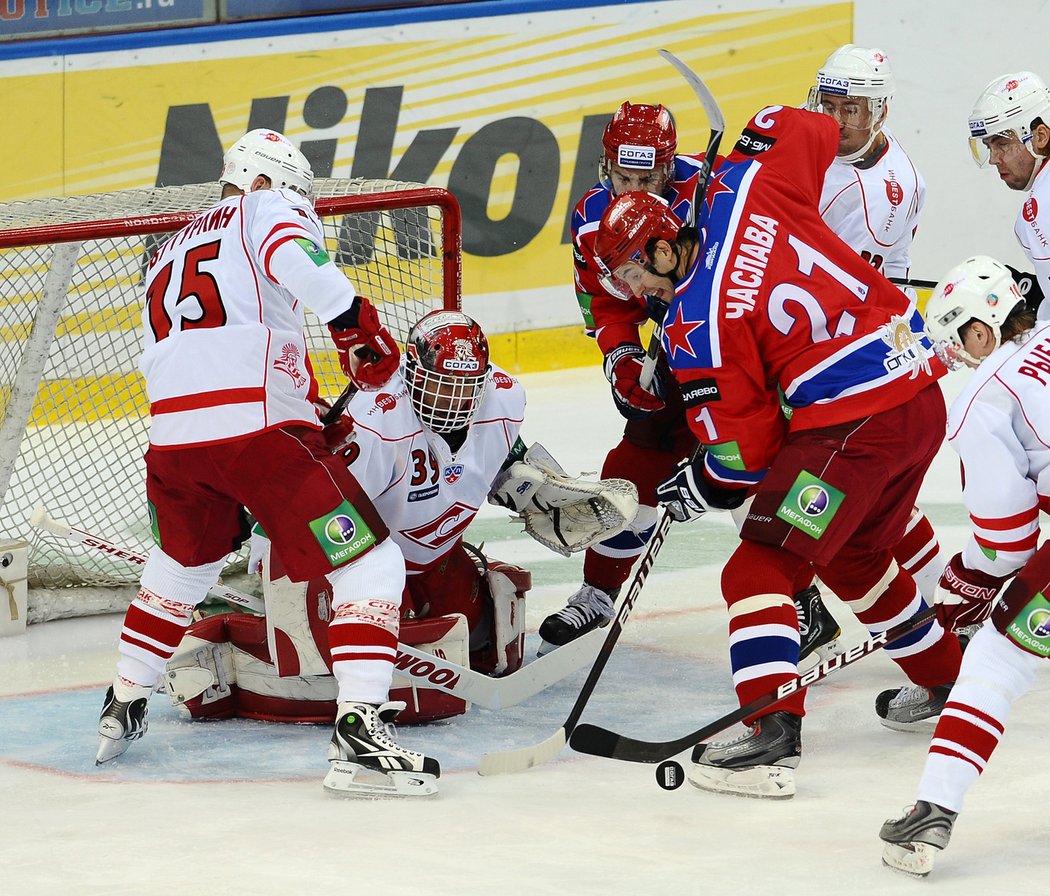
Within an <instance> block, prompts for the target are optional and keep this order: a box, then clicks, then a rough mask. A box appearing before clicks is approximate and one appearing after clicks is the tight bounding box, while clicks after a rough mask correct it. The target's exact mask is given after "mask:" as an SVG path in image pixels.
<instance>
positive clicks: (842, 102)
mask: <svg viewBox="0 0 1050 896" xmlns="http://www.w3.org/2000/svg"><path fill="white" fill-rule="evenodd" d="M819 101H820V104H821V106H822V107H823V109H824V114H825V115H830V116H831V117H832V118H834V119H835V123H836V124H837V125H838V126H839V149H838V155H840V156H847V155H850V154H851V153H855V152H857V151H858V150H859V149H861V148H862V147H863V146H864V145H865V144H866V143H867V142H868V141H869V140H870V139H871V129H872V128H873V127H874V126H875V117H874V116H873V115H872V114H871V103H869V102H868V100H867V98H866V97H857V96H834V95H833V94H830V93H821V94H819Z"/></svg>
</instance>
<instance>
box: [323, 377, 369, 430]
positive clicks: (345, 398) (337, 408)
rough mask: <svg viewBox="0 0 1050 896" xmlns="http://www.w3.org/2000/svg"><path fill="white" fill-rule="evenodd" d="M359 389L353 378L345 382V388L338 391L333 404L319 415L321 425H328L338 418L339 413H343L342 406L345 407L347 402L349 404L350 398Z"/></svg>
mask: <svg viewBox="0 0 1050 896" xmlns="http://www.w3.org/2000/svg"><path fill="white" fill-rule="evenodd" d="M360 391H361V390H360V389H359V388H358V386H357V384H356V383H355V382H354V381H353V380H350V382H348V383H347V384H346V388H345V389H343V391H342V392H340V393H339V397H338V398H337V399H336V400H335V404H333V405H332V406H331V407H330V408H329V409H328V410H327V411H325V412H324V414H323V415H322V416H321V425H322V426H328V424H329V423H334V422H335V421H336V420H338V419H339V415H340V414H341V413H343V408H345V407H346V406H347V404H349V402H350V399H351V398H353V397H354V396H355V395H356V394H357V393H358V392H360Z"/></svg>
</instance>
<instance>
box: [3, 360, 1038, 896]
mask: <svg viewBox="0 0 1050 896" xmlns="http://www.w3.org/2000/svg"><path fill="white" fill-rule="evenodd" d="M965 379H966V374H963V373H959V374H954V375H949V378H948V379H947V381H946V383H945V391H946V392H947V393H949V394H954V392H955V391H957V390H958V388H959V387H961V385H962V384H963V383H964V382H965ZM522 380H523V382H524V383H525V385H526V388H527V389H528V397H529V404H528V409H527V412H526V422H525V426H524V428H523V430H522V436H523V438H524V439H525V441H526V442H532V441H541V442H543V444H544V445H545V446H546V447H547V448H548V449H549V450H550V451H551V453H552V454H553V455H554V456H555V457H557V458H558V459H559V460H560V461H561V462H562V464H563V466H564V467H565V468H566V469H567V470H568V471H569V472H570V473H577V472H580V471H595V470H597V469H599V468H600V466H601V462H602V460H603V458H604V456H605V452H606V450H607V449H608V448H609V447H611V446H612V445H613V444H614V443H615V441H616V439H617V438H618V436H619V432H620V429H621V422H622V421H620V418H619V417H618V416H617V415H616V413H615V410H614V408H613V406H612V402H611V400H610V398H609V395H608V385H607V383H606V382H605V380H604V378H603V377H602V374H601V372H600V369H599V366H598V364H597V363H596V364H595V366H594V367H593V368H589V369H580V370H570V371H562V372H555V373H543V374H529V375H526V376H524V377H522ZM958 478H959V477H958V464H957V461H956V459H955V456H954V454H953V453H952V452H951V451H950V449H947V448H944V449H942V453H941V455H940V457H939V458H938V459H937V461H936V463H935V466H934V468H933V470H932V471H931V473H930V476H929V478H928V481H927V483H926V486H925V487H924V490H923V493H922V495H921V497H920V504H921V506H922V508H923V509H924V510H925V511H926V513H927V514H928V516H929V517H930V519H931V520H932V522H933V524H934V526H935V527H936V528H937V531H938V535H939V536H940V539H941V543H942V546H943V547H944V549H945V552H946V555H947V556H950V554H951V553H954V552H955V551H957V550H959V549H960V548H961V547H962V545H963V543H964V540H965V537H966V534H967V519H966V514H965V511H964V510H963V508H962V506H961V504H960V503H959V500H958ZM68 516H69V517H70V519H71V520H75V517H76V513H75V508H71V509H70V511H69V513H68ZM519 528H520V527H516V526H515V525H514V524H513V523H511V522H509V521H508V520H507V519H506V514H505V512H502V511H500V510H499V509H497V508H486V509H484V510H483V511H482V515H481V516H480V517H479V519H478V520H477V521H476V522H475V525H474V526H473V527H472V528H471V530H469V532H468V535H467V538H468V540H470V541H472V542H474V543H478V542H482V541H483V542H484V543H485V548H486V553H488V554H490V555H491V556H494V557H496V558H498V559H501V560H506V561H511V562H516V563H519V564H521V565H523V566H525V567H527V568H529V569H531V570H532V572H533V578H534V588H533V590H532V591H531V592H530V594H529V596H528V614H529V616H528V619H529V631H530V634H529V639H528V646H529V657H530V658H531V657H534V655H535V647H536V645H537V644H538V636H537V635H536V634H535V631H536V628H537V626H538V625H539V623H540V622H541V621H542V619H543V618H544V616H546V615H547V614H548V613H550V612H553V611H554V610H556V609H558V608H560V607H561V606H562V605H563V604H564V602H565V600H566V598H568V596H569V595H570V594H572V593H573V592H574V591H575V590H576V588H577V587H578V585H579V583H580V575H581V567H582V555H575V556H574V557H573V558H571V559H569V560H565V559H562V558H560V557H558V556H557V555H555V554H553V553H550V552H548V551H546V550H545V549H544V548H543V547H542V546H540V545H539V544H537V543H536V542H533V541H532V540H531V539H528V538H527V537H526V536H524V535H522V534H521V533H520V531H519ZM99 534H102V533H99ZM735 541H736V538H735V530H734V529H733V527H732V524H731V522H730V520H729V518H728V516H723V515H717V514H709V515H707V516H706V517H705V518H704V519H702V520H700V521H698V522H695V523H691V524H676V525H675V526H673V527H672V532H671V537H670V539H669V541H668V543H667V544H666V545H665V546H664V549H663V550H662V552H661V553H660V555H659V558H658V559H657V561H656V566H655V568H654V569H653V571H652V573H651V574H650V576H649V578H648V580H647V582H646V585H645V588H644V589H643V591H642V593H641V596H640V598H639V600H638V603H637V605H636V608H635V611H634V613H633V614H632V616H631V618H630V620H629V621H628V623H627V626H626V628H625V630H624V633H623V636H622V637H621V638H620V641H619V644H618V646H617V648H616V650H615V652H614V653H613V656H612V659H611V660H610V662H609V665H608V666H607V668H606V670H605V673H604V675H603V677H602V679H601V680H600V682H599V685H598V688H597V690H596V692H595V694H594V697H593V698H592V700H591V702H590V703H589V704H588V706H587V709H586V711H585V713H584V716H583V719H584V721H590V722H595V723H598V724H603V725H606V726H608V727H612V728H614V729H616V730H618V731H621V732H624V733H628V734H632V735H634V736H637V737H644V738H646V739H666V738H671V737H677V736H679V735H681V734H684V733H685V732H687V731H690V730H693V729H695V728H698V727H699V726H700V725H702V724H704V723H706V722H710V721H713V720H714V719H716V718H718V717H720V716H722V715H723V714H725V713H727V712H729V711H731V710H732V709H734V708H735V707H736V702H735V699H734V697H733V693H732V688H731V682H730V676H729V668H728V659H727V647H726V629H727V618H726V613H725V610H724V605H723V604H722V601H721V598H720V596H719V590H718V576H719V570H720V568H721V565H722V563H723V562H724V560H725V558H726V557H727V556H728V554H729V552H730V551H731V550H732V548H733V545H734V544H735ZM824 593H825V596H826V598H827V603H828V606H829V607H830V609H831V610H832V612H833V613H834V614H835V616H836V618H837V619H838V620H839V621H840V622H841V623H842V625H843V638H842V640H841V641H840V648H844V647H846V646H849V645H851V644H854V643H859V642H860V641H862V640H864V639H865V638H866V633H865V632H864V631H863V630H862V629H861V627H860V625H859V624H858V623H857V622H856V620H855V619H853V617H852V616H851V615H850V614H849V612H848V611H847V610H845V609H844V608H843V607H842V605H841V604H840V603H838V601H837V600H835V599H834V598H833V597H830V596H828V595H827V592H826V589H825V592H824ZM121 618H122V617H121V616H119V615H111V616H98V617H92V618H82V619H74V620H62V621H57V622H50V623H44V624H40V625H35V626H30V628H29V630H28V632H27V633H26V634H25V635H21V636H16V637H12V638H5V639H0V794H2V797H0V805H2V806H3V820H2V823H0V830H2V831H3V836H2V837H0V894H5V896H7V894H11V896H16V894H17V896H23V894H25V896H37V894H63V896H67V894H78V896H80V894H85V896H86V894H106V896H118V894H136V896H138V894H194V896H197V894H208V896H222V894H253V896H270V894H313V893H333V892H346V893H352V894H354V896H366V894H367V896H385V894H390V896H400V894H421V896H424V894H425V896H473V894H478V896H482V894H484V896H492V894H501V893H514V894H529V896H545V894H559V896H562V894H564V896H584V894H605V896H617V894H632V896H634V894H637V896H657V894H659V896H721V894H740V896H750V894H763V896H764V894H774V896H796V894H797V896H811V894H821V893H828V892H834V893H839V892H844V891H846V892H849V893H850V896H860V894H913V893H917V892H919V889H921V888H930V887H932V888H935V889H936V890H937V891H938V892H943V893H950V894H951V896H966V894H982V896H984V894H1006V893H1016V892H1040V890H1041V885H1040V884H1039V883H1038V880H1040V879H1042V878H1043V877H1044V875H1045V870H1046V858H1045V856H1046V836H1045V835H1046V829H1047V813H1046V808H1045V807H1046V805H1047V796H1048V792H1050V783H1047V782H1046V781H1044V780H1043V779H1042V775H1041V773H1040V772H1039V768H1040V767H1041V761H1039V760H1041V757H1042V744H1043V738H1042V735H1043V727H1042V722H1043V718H1044V716H1045V705H1046V699H1047V690H1048V679H1047V677H1046V675H1045V674H1044V675H1041V676H1039V677H1037V679H1036V683H1035V686H1034V688H1033V689H1032V691H1031V692H1030V693H1029V694H1028V695H1027V696H1026V697H1025V698H1023V699H1022V700H1021V701H1020V702H1019V703H1018V704H1017V706H1016V709H1015V712H1014V715H1013V717H1012V718H1011V720H1010V723H1009V725H1008V727H1007V731H1006V736H1005V738H1004V739H1003V742H1002V744H1001V745H1000V747H999V749H998V750H997V752H996V754H995V755H994V757H993V759H992V762H991V764H990V766H989V768H988V771H987V772H986V773H985V774H984V776H983V777H982V779H981V780H980V781H978V783H977V784H976V785H975V786H974V787H973V788H972V790H971V792H970V796H969V799H968V802H967V805H966V806H965V808H964V810H963V812H962V814H961V815H960V817H959V820H958V821H957V822H956V825H955V831H954V834H953V838H952V843H951V846H950V847H949V849H948V850H947V851H946V852H944V853H941V854H940V855H939V856H938V857H937V865H936V867H935V869H934V872H933V874H932V875H931V876H930V877H929V878H927V879H926V880H925V881H916V880H914V879H912V878H908V877H905V876H903V875H900V874H897V873H895V872H892V871H890V870H888V869H886V868H883V867H882V866H881V865H880V854H881V841H879V839H878V829H879V826H880V824H881V823H882V821H883V820H884V819H886V818H888V817H890V816H895V815H897V814H899V812H900V810H901V809H902V808H903V807H904V806H906V805H908V804H910V803H911V802H913V801H914V793H915V787H916V785H917V783H918V778H919V773H920V770H921V768H922V764H923V760H924V758H925V751H926V746H927V743H928V740H929V731H930V730H932V729H929V730H928V731H927V732H926V733H925V734H922V735H920V734H910V735H909V734H902V733H898V732H893V731H890V730H888V729H885V728H883V727H882V726H881V725H879V723H878V721H877V719H876V717H875V713H874V700H875V695H876V694H877V693H878V692H879V691H880V690H882V689H884V688H888V687H895V686H899V685H902V684H904V683H905V680H904V678H903V676H902V675H901V674H900V673H899V672H898V671H897V670H896V667H895V666H894V665H893V664H892V663H891V662H890V661H889V660H888V659H887V658H886V657H885V656H883V655H882V654H875V655H873V656H871V657H868V658H866V659H864V660H863V661H861V662H859V663H858V664H856V665H854V666H850V667H848V668H846V669H845V670H841V671H839V672H836V673H835V674H833V675H832V676H831V677H830V678H829V679H827V680H826V681H825V682H823V683H822V684H819V685H817V686H816V687H814V688H813V689H812V693H811V694H810V697H809V700H808V705H807V709H808V715H807V717H806V720H805V722H804V724H803V758H802V762H801V765H800V766H799V768H798V770H797V772H796V783H797V788H798V793H797V795H796V796H795V797H794V799H791V800H785V801H769V800H753V799H741V798H737V797H732V796H722V795H715V794H710V793H705V792H702V791H699V790H697V789H695V788H693V787H692V786H691V785H689V784H688V783H686V784H685V785H684V786H682V787H680V788H679V789H677V790H674V791H664V790H662V789H661V788H660V787H659V786H657V783H656V778H655V774H654V772H655V767H654V766H651V765H634V764H627V763H621V762H615V761H612V760H606V759H598V758H593V757H588V756H582V755H579V754H576V753H573V752H572V751H571V750H570V749H569V748H566V749H565V750H564V751H563V752H562V753H561V754H560V755H559V756H558V757H557V759H555V760H554V761H552V762H550V763H547V764H545V765H542V766H539V767H536V768H533V769H530V770H528V771H526V772H522V773H520V774H516V775H506V776H501V777H489V778H482V777H479V776H478V775H477V773H476V768H477V762H478V759H479V757H480V756H481V754H482V753H484V752H486V751H488V750H495V749H510V748H514V747H519V746H525V745H528V744H533V743H536V742H539V741H541V740H544V739H545V738H547V737H548V736H550V735H551V734H552V733H554V731H555V730H556V729H557V728H558V727H559V726H560V725H561V724H562V722H563V721H564V720H565V717H566V715H567V714H568V712H569V710H570V708H571V707H572V704H573V701H574V700H575V698H576V695H577V693H578V692H579V688H580V686H581V685H582V683H583V680H584V678H585V677H586V669H585V670H583V671H581V672H578V673H576V674H574V675H572V676H571V677H569V678H567V679H565V680H564V681H562V682H560V683H559V684H558V685H555V686H554V687H552V688H550V689H549V690H547V691H545V692H544V693H542V694H539V695H537V696H536V697H534V698H532V699H530V700H528V701H526V702H525V703H522V704H519V705H518V706H515V707H511V708H508V709H504V710H498V711H494V710H485V709H481V708H478V707H473V708H472V709H471V710H470V711H469V712H468V713H467V714H466V715H465V716H461V717H458V718H455V719H451V720H448V721H446V722H443V723H438V724H435V725H430V726H426V727H416V728H410V727H406V728H401V729H400V730H399V736H400V739H401V741H402V742H403V743H405V744H406V745H407V746H409V747H411V748H413V749H419V750H423V751H426V752H427V753H428V754H430V755H433V756H434V757H436V758H437V759H438V760H439V761H440V762H441V765H442V777H441V781H440V786H441V791H440V793H439V794H438V795H437V796H436V797H432V798H429V799H420V800H408V799H405V800H382V801H380V800H376V801H371V800H342V799H338V798H334V797H330V796H327V795H326V794H325V793H323V792H322V790H321V779H322V777H323V776H324V773H325V770H326V765H327V763H326V760H325V747H326V744H327V741H328V737H329V734H330V729H329V728H328V727H327V726H289V725H277V724H265V723H257V722H249V721H243V720H238V721H226V722H211V723H190V722H186V721H183V720H181V719H180V718H179V717H178V715H177V713H176V712H175V710H174V709H173V708H172V707H171V706H170V704H169V702H168V700H167V698H166V697H165V696H164V695H163V694H155V695H154V697H153V699H152V700H151V703H150V715H149V720H150V729H149V732H148V733H147V734H146V736H145V737H144V738H143V739H142V740H141V741H138V742H136V743H134V744H132V745H131V748H130V749H129V751H128V752H127V753H126V754H125V755H124V756H123V757H121V758H120V759H118V760H116V761H115V762H113V763H112V764H111V765H110V766H108V767H104V768H96V767H95V766H94V754H95V748H96V744H97V734H96V731H95V726H96V723H97V719H98V713H99V710H100V709H101V703H102V697H103V693H104V690H105V687H106V684H107V683H108V682H109V680H110V678H111V676H112V672H113V664H114V662H115V658H116V646H115V645H116V639H117V636H118V632H119V629H120V623H121ZM738 730H740V729H733V733H736V732H737V731H738ZM678 759H679V761H680V762H683V763H686V762H687V760H688V753H685V754H683V755H682V756H680V757H678ZM917 888H919V889H917Z"/></svg>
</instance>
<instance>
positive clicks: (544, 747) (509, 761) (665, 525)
mask: <svg viewBox="0 0 1050 896" xmlns="http://www.w3.org/2000/svg"><path fill="white" fill-rule="evenodd" d="M671 522H672V520H671V514H670V513H669V512H668V511H667V510H666V509H664V510H663V511H662V512H661V514H660V518H659V522H658V523H657V525H656V530H655V531H654V532H653V536H652V538H651V539H650V540H649V547H648V549H647V550H646V552H645V555H644V556H643V557H642V561H641V563H640V564H639V566H638V571H637V572H636V573H635V574H634V579H633V580H632V581H631V587H630V589H628V591H627V596H626V597H625V598H624V599H623V602H622V603H621V604H620V610H619V612H618V613H617V614H616V618H615V619H613V621H612V625H610V626H609V632H608V634H607V635H606V636H605V641H604V642H603V643H602V646H601V649H600V650H599V651H598V656H597V658H596V659H595V660H594V665H593V666H591V671H590V672H589V673H588V675H587V680H586V681H585V682H584V683H583V687H582V688H581V690H580V693H579V696H578V697H577V698H576V702H575V703H574V704H573V705H572V709H571V710H569V715H568V717H567V718H566V719H565V722H564V723H563V724H562V726H561V727H560V728H559V729H558V730H557V731H555V732H554V734H552V735H551V736H550V737H548V738H547V739H546V740H543V741H540V742H539V743H538V744H532V745H530V746H527V747H520V748H519V749H517V750H501V751H498V752H492V753H484V754H482V757H481V760H480V762H479V763H478V774H479V775H505V774H509V773H511V772H520V771H524V770H525V769H528V768H532V767H533V766H537V765H542V764H543V763H544V762H547V761H548V760H550V759H553V758H554V757H555V756H557V755H558V753H560V752H561V750H562V748H563V747H564V746H565V744H566V742H567V740H568V737H569V735H570V734H572V732H573V730H574V729H575V728H576V723H577V722H578V721H579V720H580V716H581V715H583V709H584V707H585V706H586V705H587V701H588V700H590V697H591V694H592V693H593V692H594V688H595V686H596V685H597V684H598V678H599V677H600V676H601V674H602V671H603V670H604V669H605V664H606V663H607V662H608V661H609V656H610V654H611V653H612V652H613V648H614V647H615V646H616V641H617V640H618V639H619V637H620V633H621V632H622V631H623V627H624V625H625V624H626V622H627V617H628V616H630V615H631V610H633V609H634V604H635V602H636V601H637V600H638V595H639V593H641V590H642V585H644V584H645V580H646V577H647V576H648V575H649V571H650V570H651V569H652V568H653V564H654V563H655V562H656V556H657V554H659V553H660V548H662V547H663V544H664V541H665V539H666V538H667V531H668V529H670V528H671ZM597 633H598V632H597V630H596V631H594V632H591V633H590V634H597ZM566 646H569V645H566ZM564 649H565V647H559V648H558V649H557V650H555V651H553V652H552V653H551V654H549V655H550V656H557V655H558V654H559V653H560V652H561V651H562V650H564Z"/></svg>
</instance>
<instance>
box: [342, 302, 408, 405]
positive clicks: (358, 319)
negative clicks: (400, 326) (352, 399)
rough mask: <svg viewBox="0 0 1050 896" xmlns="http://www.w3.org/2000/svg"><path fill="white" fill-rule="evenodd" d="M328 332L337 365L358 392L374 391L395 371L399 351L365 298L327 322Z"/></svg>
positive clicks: (399, 355)
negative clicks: (333, 346) (336, 354)
mask: <svg viewBox="0 0 1050 896" xmlns="http://www.w3.org/2000/svg"><path fill="white" fill-rule="evenodd" d="M328 332H330V333H331V334H332V341H333V342H335V347H336V350H337V352H338V355H339V366H340V367H341V368H342V370H343V373H345V374H346V375H347V376H348V377H350V379H351V380H353V382H354V385H356V386H357V387H358V388H359V389H364V390H365V391H366V392H374V391H375V390H376V389H379V388H381V387H382V386H383V385H384V384H385V383H386V382H387V381H388V380H389V379H390V377H392V376H393V375H394V374H395V373H396V372H397V367H398V364H400V363H401V349H400V348H398V345H397V342H396V341H395V340H394V337H393V336H392V335H391V334H390V331H389V330H387V328H386V327H384V326H383V324H382V323H381V322H380V320H379V315H378V314H377V313H376V309H375V307H374V306H373V305H372V303H371V302H370V301H368V299H366V298H365V297H364V296H358V297H357V298H356V299H354V304H353V305H352V306H351V307H350V310H349V311H347V312H345V313H344V314H340V315H339V317H337V318H336V319H335V320H332V321H329V323H328Z"/></svg>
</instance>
